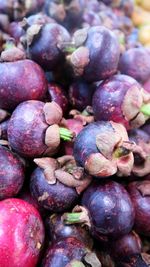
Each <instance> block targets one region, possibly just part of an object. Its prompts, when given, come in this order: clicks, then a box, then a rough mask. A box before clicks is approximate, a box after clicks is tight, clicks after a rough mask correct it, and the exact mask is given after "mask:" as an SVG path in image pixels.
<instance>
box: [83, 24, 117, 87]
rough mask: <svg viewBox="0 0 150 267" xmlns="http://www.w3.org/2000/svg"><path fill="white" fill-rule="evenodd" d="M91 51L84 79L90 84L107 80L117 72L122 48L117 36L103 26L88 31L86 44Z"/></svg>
mask: <svg viewBox="0 0 150 267" xmlns="http://www.w3.org/2000/svg"><path fill="white" fill-rule="evenodd" d="M84 45H85V46H86V47H87V48H88V49H89V57H90V62H89V63H88V65H87V66H86V67H85V69H84V74H83V78H84V79H85V80H86V81H88V82H94V81H99V80H103V79H106V78H108V77H110V76H112V75H113V74H115V73H116V72H117V67H118V62H119V55H120V48H119V42H118V40H117V38H116V36H115V35H114V34H113V33H112V32H111V31H110V30H109V29H107V28H105V27H103V26H93V27H91V28H90V29H89V30H88V37H87V40H86V42H85V44H84Z"/></svg>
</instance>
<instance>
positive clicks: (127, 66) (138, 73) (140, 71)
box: [119, 47, 150, 83]
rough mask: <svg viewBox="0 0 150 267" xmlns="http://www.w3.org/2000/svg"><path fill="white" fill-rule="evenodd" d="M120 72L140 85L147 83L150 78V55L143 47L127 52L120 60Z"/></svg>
mask: <svg viewBox="0 0 150 267" xmlns="http://www.w3.org/2000/svg"><path fill="white" fill-rule="evenodd" d="M119 70H120V71H121V73H123V74H126V75H129V76H131V77H133V78H134V79H136V80H137V81H138V82H140V83H144V82H146V81H147V80H148V78H149V76H150V54H149V53H148V51H147V50H146V49H145V48H143V47H139V48H131V49H129V50H127V51H125V52H124V53H123V55H122V56H121V58H120V62H119Z"/></svg>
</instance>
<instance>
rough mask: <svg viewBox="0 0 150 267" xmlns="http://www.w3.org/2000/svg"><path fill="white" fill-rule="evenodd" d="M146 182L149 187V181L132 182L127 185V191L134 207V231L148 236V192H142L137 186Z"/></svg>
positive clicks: (149, 226) (149, 231)
mask: <svg viewBox="0 0 150 267" xmlns="http://www.w3.org/2000/svg"><path fill="white" fill-rule="evenodd" d="M147 183H149V185H148V186H149V187H150V181H137V182H132V183H130V184H129V186H128V192H129V194H130V197H131V200H132V203H133V205H134V208H135V225H134V228H135V231H136V232H137V233H139V234H143V235H146V236H150V224H149V220H150V194H149V193H145V194H143V193H141V191H140V189H139V186H141V185H143V186H145V184H147Z"/></svg>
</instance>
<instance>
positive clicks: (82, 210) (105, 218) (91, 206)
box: [63, 181, 134, 241]
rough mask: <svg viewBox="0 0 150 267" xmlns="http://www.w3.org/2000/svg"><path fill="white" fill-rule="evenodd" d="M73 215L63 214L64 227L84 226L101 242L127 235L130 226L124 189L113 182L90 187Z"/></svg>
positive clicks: (130, 209)
mask: <svg viewBox="0 0 150 267" xmlns="http://www.w3.org/2000/svg"><path fill="white" fill-rule="evenodd" d="M81 203H82V205H83V207H80V206H77V208H75V209H74V211H73V213H66V214H64V216H63V218H64V221H65V223H66V224H70V223H79V222H81V223H84V224H85V225H88V227H89V229H90V232H91V233H92V235H93V237H95V238H96V239H98V240H102V241H109V240H111V239H118V238H120V237H121V236H122V235H125V234H128V233H129V232H130V231H131V229H132V227H133V224H134V207H133V205H132V202H131V199H130V197H129V194H128V192H127V191H126V190H125V188H124V187H123V186H122V185H120V184H118V183H116V182H113V181H108V182H105V183H104V182H103V183H93V184H92V185H90V186H89V187H88V189H87V190H86V191H85V192H84V194H83V197H82V200H81Z"/></svg>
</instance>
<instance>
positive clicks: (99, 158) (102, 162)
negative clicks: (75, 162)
mask: <svg viewBox="0 0 150 267" xmlns="http://www.w3.org/2000/svg"><path fill="white" fill-rule="evenodd" d="M111 125H112V132H110V131H104V132H103V131H101V132H100V133H99V134H98V135H97V136H96V146H97V148H98V150H99V152H100V153H93V154H91V155H90V156H89V157H88V158H87V160H86V162H85V169H86V171H87V172H88V173H90V174H91V175H94V176H100V177H101V176H104V177H106V176H111V175H113V174H115V173H117V174H118V175H119V176H129V175H130V174H131V171H132V168H133V163H134V158H133V153H132V149H131V148H129V147H126V142H128V141H129V139H128V135H127V131H126V129H125V127H124V126H123V125H122V124H119V123H115V122H112V121H111Z"/></svg>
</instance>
